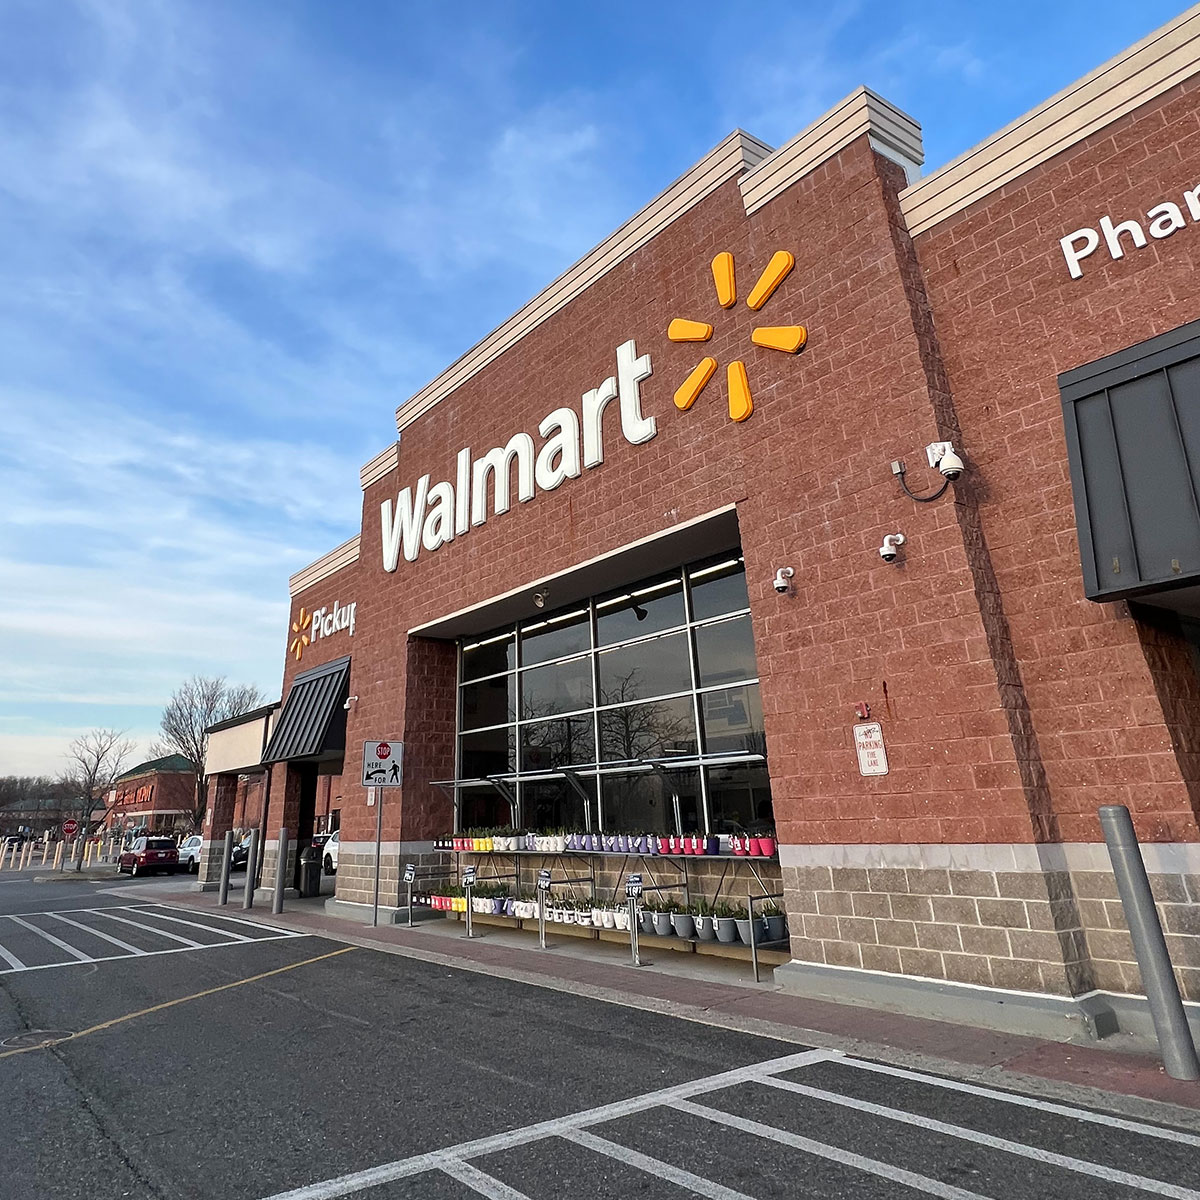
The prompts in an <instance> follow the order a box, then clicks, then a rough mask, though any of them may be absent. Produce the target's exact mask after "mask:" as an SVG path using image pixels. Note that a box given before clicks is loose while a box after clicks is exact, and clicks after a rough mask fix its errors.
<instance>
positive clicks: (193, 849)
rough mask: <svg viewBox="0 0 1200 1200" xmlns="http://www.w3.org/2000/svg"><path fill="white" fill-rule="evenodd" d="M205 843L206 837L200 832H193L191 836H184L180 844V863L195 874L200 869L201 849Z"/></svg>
mask: <svg viewBox="0 0 1200 1200" xmlns="http://www.w3.org/2000/svg"><path fill="white" fill-rule="evenodd" d="M203 845H204V839H203V838H202V837H201V836H200V835H199V834H198V833H193V834H192V836H191V837H188V838H184V839H183V841H182V842H180V844H179V865H180V866H181V867H182V868H183V869H184V870H185V871H189V872H191V873H192V874H193V875H194V874H196V873H197V872H198V871H199V870H200V850H201V848H202V847H203Z"/></svg>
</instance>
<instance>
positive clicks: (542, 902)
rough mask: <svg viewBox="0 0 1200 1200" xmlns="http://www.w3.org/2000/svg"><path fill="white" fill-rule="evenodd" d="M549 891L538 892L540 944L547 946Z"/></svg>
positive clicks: (542, 946) (543, 946)
mask: <svg viewBox="0 0 1200 1200" xmlns="http://www.w3.org/2000/svg"><path fill="white" fill-rule="evenodd" d="M549 895H550V893H549V892H538V945H539V946H541V948H542V949H543V950H545V948H546V897H547V896H549Z"/></svg>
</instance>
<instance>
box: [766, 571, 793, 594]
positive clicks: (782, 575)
mask: <svg viewBox="0 0 1200 1200" xmlns="http://www.w3.org/2000/svg"><path fill="white" fill-rule="evenodd" d="M795 574H796V571H795V568H794V567H780V568H779V570H778V571H776V572H775V578H774V579H773V580H772V581H771V586H772V587H773V588H774V589H775V590H776V591H777V592H786V591H788V590H789V589H790V588H791V586H792V584H791V579H792V576H793V575H795Z"/></svg>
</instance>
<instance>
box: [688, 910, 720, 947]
mask: <svg viewBox="0 0 1200 1200" xmlns="http://www.w3.org/2000/svg"><path fill="white" fill-rule="evenodd" d="M692 913H693V915H694V916H695V918H696V936H697V937H698V938H699V939H700V940H701V941H702V942H711V941H713V940H715V938H716V936H717V926H716V922H715V920H714V919H713V907H712V905H711V904H710V903H709V902H708V901H707V900H697V901H696V902H695V903H694V904H693V905H692Z"/></svg>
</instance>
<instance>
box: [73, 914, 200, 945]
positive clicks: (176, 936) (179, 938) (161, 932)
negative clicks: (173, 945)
mask: <svg viewBox="0 0 1200 1200" xmlns="http://www.w3.org/2000/svg"><path fill="white" fill-rule="evenodd" d="M96 913H97V915H98V916H101V917H107V918H108V919H109V920H110V921H120V922H121V924H122V925H132V926H133V927H134V929H143V930H145V931H146V933H153V934H156V935H157V936H158V937H165V938H170V940H171V941H173V942H182V943H183V944H184V945H185V946H191V947H192V949H197V948H198V947H200V946H203V945H204V943H203V942H194V941H192V939H191V938H186V937H184V936H183V934H181V933H168V932H167V931H166V930H165V929H155V928H154V926H153V925H143V924H142V922H141V921H131V920H130V919H129V918H128V917H118V916H117V914H116V913H113V912H109V910H108V909H107V908H98V909H96Z"/></svg>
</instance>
